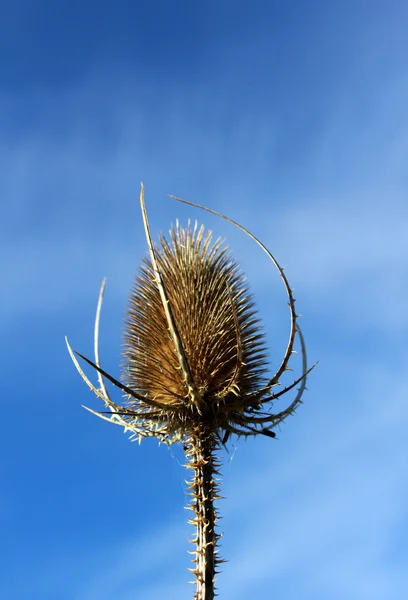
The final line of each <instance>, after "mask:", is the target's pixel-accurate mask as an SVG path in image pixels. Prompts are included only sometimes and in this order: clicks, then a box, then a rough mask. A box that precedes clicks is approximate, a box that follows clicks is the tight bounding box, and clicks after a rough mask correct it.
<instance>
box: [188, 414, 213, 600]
mask: <svg viewBox="0 0 408 600" xmlns="http://www.w3.org/2000/svg"><path fill="white" fill-rule="evenodd" d="M217 447H218V443H217V440H216V438H215V436H214V433H213V432H211V431H208V430H207V429H206V427H205V425H201V426H198V427H197V428H196V429H195V431H194V433H193V434H192V435H191V436H190V438H189V440H188V442H187V445H186V456H187V458H188V459H189V463H188V464H187V467H188V468H190V469H192V470H193V478H192V481H191V482H190V483H189V488H190V490H191V491H190V495H191V505H190V506H189V508H190V509H191V510H192V511H193V512H194V515H195V516H194V518H193V519H191V520H190V521H189V522H190V524H192V525H194V527H195V529H196V532H195V537H194V538H193V540H192V542H193V543H194V544H195V546H196V548H195V550H194V552H193V553H192V554H195V559H194V561H193V562H195V568H194V569H190V570H191V572H192V573H194V574H195V576H196V581H195V583H196V593H195V596H194V600H213V598H214V593H215V585H214V583H215V575H216V572H217V571H216V567H217V565H218V564H219V563H220V562H222V561H221V560H220V559H219V558H217V556H216V555H217V550H216V545H217V542H218V540H219V538H220V537H221V536H220V535H219V534H218V533H216V531H215V527H216V523H217V521H218V518H217V514H216V510H215V506H214V501H215V500H217V499H218V498H219V496H218V493H217V492H218V487H217V480H216V475H219V471H218V468H217V467H218V462H217V459H216V457H215V451H216V449H217Z"/></svg>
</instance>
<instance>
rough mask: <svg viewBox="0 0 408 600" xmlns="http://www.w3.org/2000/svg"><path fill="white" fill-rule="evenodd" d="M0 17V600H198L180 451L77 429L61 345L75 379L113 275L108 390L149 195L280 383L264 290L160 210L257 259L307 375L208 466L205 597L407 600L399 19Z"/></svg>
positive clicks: (14, 5) (233, 12)
mask: <svg viewBox="0 0 408 600" xmlns="http://www.w3.org/2000/svg"><path fill="white" fill-rule="evenodd" d="M0 13H1V15H0V45H1V47H0V159H1V161H0V164H1V175H0V211H1V214H0V228H1V231H0V272H1V296H0V309H1V310H0V330H1V334H0V339H1V347H0V353H1V354H0V358H1V363H0V364H1V372H2V391H1V400H2V408H1V420H0V423H1V425H0V428H1V430H0V443H1V454H0V455H1V487H0V527H1V537H0V539H1V541H0V554H1V565H2V575H1V579H0V596H1V597H2V598H5V599H7V600H32V599H33V600H37V599H38V600H112V599H113V598H114V599H115V600H134V599H141V600H156V599H158V598H163V597H166V598H168V599H174V600H183V599H186V600H187V599H188V598H191V597H192V595H193V587H192V586H191V585H189V584H188V580H189V579H191V576H190V575H189V574H188V572H187V568H188V567H189V566H190V565H189V555H188V554H187V550H190V549H191V548H190V547H189V544H188V542H187V539H188V538H189V536H191V534H192V530H191V528H190V527H189V526H188V525H187V523H186V520H187V517H188V513H187V512H186V511H185V510H184V506H185V504H186V502H187V499H186V496H185V485H184V479H185V478H186V476H187V473H186V472H185V470H184V469H183V467H182V464H183V456H182V453H181V451H180V450H179V449H177V448H172V449H171V450H169V449H167V448H166V447H164V446H158V444H157V443H156V442H155V441H154V440H148V441H146V442H143V444H142V445H141V446H138V445H137V444H131V443H130V442H129V441H128V439H127V437H128V436H127V435H124V434H123V432H122V431H121V430H120V429H119V428H115V427H113V426H111V425H109V424H107V423H104V422H103V421H100V420H98V419H97V418H95V417H93V416H92V415H90V414H89V413H87V412H85V411H84V410H83V409H82V408H81V404H87V405H88V406H91V407H92V408H94V409H99V408H100V407H101V404H100V403H99V402H98V400H97V399H96V398H94V397H93V396H92V394H91V393H90V392H89V391H88V390H87V388H86V387H85V386H84V384H83V383H82V382H81V380H80V378H79V376H78V375H77V374H76V372H75V369H74V367H73V365H72V363H71V361H70V358H69V356H68V354H67V351H66V348H65V344H64V335H65V334H67V335H68V336H69V339H70V342H71V344H72V345H73V347H74V348H75V349H77V350H79V351H81V352H83V353H85V354H87V355H89V356H91V355H92V335H93V331H92V329H93V319H94V311H95V307H96V300H97V295H98V290H99V285H100V282H101V280H102V278H103V277H104V276H107V278H108V284H107V290H106V300H105V306H104V309H103V314H102V324H101V358H102V364H103V366H104V367H105V368H106V369H107V370H108V371H110V372H111V373H112V374H113V375H118V374H119V362H120V348H121V328H122V319H123V314H124V310H125V307H126V303H127V295H128V291H129V289H130V286H131V282H132V278H133V276H134V274H135V273H136V270H137V267H138V264H139V262H140V260H141V258H142V257H143V256H144V255H145V254H146V244H145V240H144V235H143V230H142V222H141V217H140V212H139V207H138V195H139V184H140V181H141V180H143V181H144V182H145V185H146V202H147V207H148V211H149V216H150V220H151V228H152V231H153V232H158V231H166V230H167V229H168V227H169V225H170V223H171V222H172V221H173V222H174V221H175V219H176V218H179V219H180V220H181V222H182V223H186V222H187V219H188V218H191V219H195V218H198V219H199V220H200V222H204V223H205V224H206V225H207V226H208V227H210V228H211V229H213V231H214V233H215V234H216V235H222V236H225V237H227V239H228V242H229V244H230V246H231V248H232V251H233V253H234V255H235V256H236V258H237V260H239V261H240V263H241V264H242V267H243V269H244V270H245V272H246V273H247V275H248V279H249V282H250V284H251V288H252V291H253V292H254V294H255V295H256V297H257V301H258V306H259V309H260V311H261V315H262V318H263V320H264V324H265V330H266V333H267V335H268V343H269V348H270V357H271V369H273V368H276V366H277V364H278V363H279V361H280V359H281V356H282V353H283V351H284V348H285V344H286V340H287V336H288V332H289V317H288V310H287V306H286V300H285V295H284V291H283V288H282V284H281V282H280V281H279V277H278V275H277V274H276V273H275V272H274V271H273V269H272V266H271V265H270V264H269V263H268V261H267V259H266V257H264V256H263V255H262V254H261V252H260V250H259V249H258V248H257V247H256V246H255V245H254V244H253V243H251V242H250V241H249V240H247V239H245V238H244V236H243V235H242V234H241V233H239V232H237V231H235V230H234V229H233V228H232V227H231V226H229V225H227V224H225V223H224V222H222V221H219V220H217V219H215V218H212V217H211V216H210V215H207V214H205V213H202V214H201V213H200V212H199V211H197V210H194V209H192V208H189V207H185V206H182V205H179V204H177V203H176V202H174V201H173V200H171V199H169V198H168V197H166V193H173V194H176V195H179V196H182V197H185V198H188V199H190V200H193V201H195V202H198V203H202V204H206V205H208V206H210V207H213V208H215V209H218V210H220V211H222V212H224V213H226V214H228V215H229V216H231V217H232V218H234V219H236V220H238V221H240V222H242V223H243V224H245V226H246V227H248V228H249V229H250V230H252V231H253V232H254V233H255V234H256V235H257V236H259V237H260V238H261V239H262V240H263V241H264V242H265V243H266V244H267V246H268V247H269V248H270V249H271V251H272V252H273V253H274V254H275V255H276V257H277V258H278V260H280V261H281V263H282V264H284V265H285V266H286V268H287V271H286V273H287V275H288V277H289V280H290V282H291V283H292V285H293V286H294V287H295V288H296V295H297V298H298V310H299V312H301V313H302V315H303V317H302V319H301V325H302V327H303V330H304V333H305V336H306V341H307V347H308V354H309V358H310V360H311V361H313V362H314V361H315V360H317V359H320V361H321V362H320V364H319V366H318V368H317V369H316V370H315V371H314V372H313V374H312V375H311V377H310V382H309V388H310V391H309V392H307V394H306V395H305V402H304V405H303V406H302V407H301V408H300V409H299V410H298V412H297V415H296V416H295V417H294V418H291V419H290V420H289V421H288V422H286V423H285V424H284V426H283V427H282V429H281V431H280V432H279V435H278V437H279V440H271V439H267V438H265V439H256V440H253V441H248V442H245V441H242V440H241V441H239V442H236V440H235V441H234V440H232V445H231V448H230V454H229V455H228V454H226V453H225V454H224V456H223V462H224V466H223V474H224V477H223V489H222V492H223V495H224V496H226V499H225V500H223V501H222V502H221V503H220V511H221V513H222V515H223V517H224V518H223V519H222V521H221V528H222V530H223V531H224V532H225V536H224V538H223V540H222V548H221V554H222V555H223V556H224V557H225V558H227V559H228V561H229V562H227V563H226V564H225V567H224V570H223V573H222V574H221V575H220V576H219V578H218V588H219V592H220V597H221V598H224V599H230V598H234V600H248V599H249V598H257V599H269V598H276V599H280V598H281V599H285V600H295V599H296V600H298V599H299V598H303V599H305V600H306V599H308V598H313V600H327V599H330V600H344V599H345V598H347V599H348V600H365V599H368V600H383V599H384V600H385V599H387V600H401V599H402V598H405V597H406V595H407V592H408V571H407V561H408V545H407V537H408V516H407V508H406V507H407V504H408V481H407V459H408V441H407V418H408V382H407V358H408V352H407V342H406V338H407V326H408V317H407V310H406V298H407V293H408V279H407V260H408V244H407V235H408V233H407V232H408V230H407V218H408V206H407V192H408V176H407V173H408V170H407V155H408V59H407V57H408V34H407V30H408V29H407V19H408V8H407V4H406V2H404V1H401V2H397V1H393V0H391V1H388V2H381V1H377V0H371V1H364V0H353V1H350V0H342V1H341V2H340V1H337V0H335V1H332V2H323V1H321V0H320V1H319V0H314V1H313V0H312V1H309V2H301V1H300V0H295V1H292V2H283V1H276V0H275V1H273V0H272V1H269V2H267V1H265V2H262V1H260V2H256V1H252V2H247V1H244V0H241V1H235V2H232V1H223V0H220V1H206V2H191V1H190V2H186V1H184V0H181V1H179V2H177V3H176V2H169V1H168V2H164V1H161V2H158V1H154V0H150V1H149V2H147V1H146V2H137V1H133V2H125V1H123V0H117V1H116V2H92V1H89V0H82V1H81V2H78V1H72V2H70V3H67V2H62V1H59V0H53V1H50V0H48V1H45V0H44V1H41V0H36V1H35V2H34V1H28V0H17V1H14V2H11V1H10V0H9V1H7V0H6V1H5V2H3V3H2V6H1V9H0ZM297 360H298V362H296V359H294V361H293V365H292V366H293V367H294V369H295V372H296V370H298V369H299V359H297ZM92 376H93V377H94V375H92ZM291 377H292V374H288V376H287V380H286V382H287V383H289V382H290V381H291ZM95 379H96V378H95ZM112 395H113V396H114V397H115V398H116V399H118V400H119V398H120V394H119V393H116V392H115V391H113V393H112ZM284 405H285V400H283V399H282V401H280V404H279V407H280V406H282V407H283V406H284Z"/></svg>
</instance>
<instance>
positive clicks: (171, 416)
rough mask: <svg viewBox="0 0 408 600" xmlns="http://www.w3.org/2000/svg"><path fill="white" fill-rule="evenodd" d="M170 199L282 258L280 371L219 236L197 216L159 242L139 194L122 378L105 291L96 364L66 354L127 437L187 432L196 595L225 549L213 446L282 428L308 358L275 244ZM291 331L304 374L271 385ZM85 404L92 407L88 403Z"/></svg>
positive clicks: (205, 592) (179, 438)
mask: <svg viewBox="0 0 408 600" xmlns="http://www.w3.org/2000/svg"><path fill="white" fill-rule="evenodd" d="M172 198H174V199H176V200H178V201H180V202H184V203H185V204H189V205H191V206H195V207H198V208H201V209H203V210H205V211H208V212H210V213H213V214H215V215H218V216H219V217H221V218H223V219H225V220H226V221H228V222H230V223H232V224H233V225H235V226H236V227H238V228H239V229H240V230H241V231H243V232H244V233H245V234H246V235H248V236H249V237H250V238H251V239H252V240H254V241H255V242H256V243H257V244H258V245H259V246H260V247H261V248H262V250H263V251H264V252H265V253H266V254H267V256H268V257H269V258H270V260H271V261H272V262H273V264H274V265H275V267H276V268H277V270H278V272H279V274H280V277H281V279H282V281H283V284H284V286H285V290H286V293H287V296H288V305H289V311H290V334H289V341H288V344H287V347H286V351H285V353H284V356H283V359H282V362H281V364H280V366H279V368H278V369H277V371H276V373H275V374H274V375H273V377H271V378H269V379H268V378H267V353H266V345H265V339H264V335H263V333H262V330H261V327H260V321H259V319H258V316H257V312H256V310H255V307H254V302H253V299H252V297H251V295H250V293H249V290H248V287H247V285H246V283H245V279H244V277H243V274H242V273H241V271H240V268H239V266H238V264H237V263H236V261H235V260H234V259H233V258H232V257H231V255H230V254H229V252H228V248H227V247H226V246H225V245H224V244H223V242H222V240H221V239H217V240H216V241H215V242H213V241H212V234H211V232H207V233H206V232H205V230H204V227H200V228H198V226H197V223H196V224H195V225H194V227H191V226H190V224H189V225H188V227H187V228H186V229H183V228H182V227H180V225H179V224H178V223H177V224H176V228H175V229H174V228H172V229H171V230H170V241H169V240H167V239H166V238H165V237H164V236H163V235H161V236H160V238H159V244H158V245H154V244H153V242H152V237H151V234H150V228H149V223H148V219H147V214H146V208H145V203H144V187H143V184H142V187H141V192H140V204H141V210H142V216H143V222H144V228H145V233H146V239H147V244H148V249H149V259H147V258H146V259H145V260H144V262H143V265H142V266H141V268H140V271H139V275H138V276H137V278H136V280H135V283H134V287H133V289H132V291H131V294H130V301H129V309H128V313H127V317H126V321H125V330H124V362H123V372H122V379H123V382H120V381H118V380H117V379H115V378H114V377H112V376H111V375H109V374H108V373H106V371H104V370H103V369H102V368H101V366H100V361H99V350H98V346H99V342H98V338H99V321H100V312H101V307H102V299H103V294H104V289H105V283H106V281H105V280H104V281H103V283H102V287H101V290H100V294H99V300H98V305H97V311H96V320H95V333H94V351H95V360H94V362H93V361H91V360H89V359H88V358H86V357H85V356H83V355H82V354H79V353H77V352H74V351H73V350H72V349H71V347H70V345H69V343H68V340H67V346H68V350H69V353H70V355H71V358H72V360H73V362H74V364H75V366H76V368H77V370H78V371H79V373H80V375H81V377H82V378H83V380H84V381H85V382H86V384H87V385H88V386H89V388H90V389H91V390H92V391H93V392H94V393H95V394H96V396H98V397H99V398H100V399H101V400H102V401H103V402H104V404H105V406H106V407H107V408H108V409H109V410H108V411H107V412H105V411H102V412H97V411H94V410H91V409H89V408H88V409H87V410H89V411H90V412H91V413H93V414H95V415H97V416H98V417H101V418H102V419H105V420H107V421H109V422H110V423H115V424H117V425H120V426H121V427H123V428H124V429H125V431H129V432H131V435H132V437H134V438H138V439H139V441H140V440H141V439H142V438H143V437H147V436H153V437H157V438H158V439H159V441H161V442H164V443H166V444H169V445H170V444H173V443H175V442H180V443H181V444H182V445H183V448H184V450H185V454H186V457H187V460H188V463H187V467H188V468H189V469H191V471H192V477H191V482H190V483H189V490H190V491H189V493H190V496H191V503H190V506H189V508H190V509H191V510H192V511H193V513H194V516H193V518H192V519H191V521H190V522H191V523H192V524H193V525H194V527H195V536H194V539H193V540H192V541H193V543H194V545H195V549H194V552H193V554H194V555H195V558H194V563H195V565H194V568H193V569H191V571H192V572H193V573H194V575H195V584H196V592H195V596H194V597H195V600H212V599H213V598H214V594H215V586H214V583H215V576H216V573H217V572H218V565H219V564H220V563H221V562H222V559H220V558H219V557H218V548H217V542H218V540H219V538H220V534H219V533H218V531H217V526H216V524H217V520H218V517H217V512H216V508H215V501H216V500H217V499H218V498H219V495H218V483H219V475H220V473H219V466H220V465H219V459H218V450H219V449H220V447H221V446H222V445H224V446H225V445H226V443H227V441H228V438H229V437H230V436H231V435H236V436H244V437H248V436H255V435H265V436H269V437H272V438H273V437H275V435H276V434H275V431H274V429H275V428H276V427H277V426H278V425H280V424H281V423H282V422H283V421H284V420H285V419H286V418H287V417H288V416H289V415H291V414H293V412H294V411H295V409H296V408H297V407H298V406H299V404H300V403H301V398H302V394H303V392H304V390H305V388H306V378H307V375H308V373H309V372H310V371H311V369H312V368H313V367H314V366H315V365H313V367H311V368H308V367H307V361H306V349H305V342H304V339H303V336H302V333H301V331H300V329H299V326H298V324H297V318H298V315H297V314H296V311H295V298H294V297H293V290H292V289H291V287H290V286H289V283H288V281H287V279H286V276H285V274H284V271H283V268H282V267H281V266H280V265H279V264H278V262H277V261H276V259H275V258H274V257H273V256H272V254H271V253H270V252H269V250H268V249H267V248H266V247H265V246H264V245H263V244H262V243H261V242H260V241H259V240H258V239H257V238H256V237H255V236H254V235H253V234H252V233H250V232H249V231H247V230H246V229H245V228H244V227H242V226H241V225H239V224H238V223H236V222H235V221H233V220H232V219H229V218H228V217H226V216H225V215H222V214H221V213H218V212H217V211H215V210H211V209H209V208H206V207H204V206H200V205H198V204H195V203H193V202H189V201H187V200H182V199H181V198H177V197H175V196H172ZM296 334H297V335H298V336H299V340H300V347H301V351H302V374H301V376H300V377H299V378H297V379H296V380H295V381H294V382H293V383H291V384H290V385H288V386H287V387H285V388H283V389H281V390H280V391H275V390H276V388H277V386H279V380H280V378H281V376H282V375H283V374H284V373H285V371H287V370H289V367H288V363H289V359H290V357H291V355H292V354H293V353H294V352H295V351H294V341H295V336H296ZM75 355H77V356H79V357H80V358H81V359H83V360H84V361H86V362H87V363H88V364H90V365H91V366H92V367H94V368H95V369H96V371H97V373H98V382H99V387H95V386H94V385H93V384H92V383H91V381H90V380H89V379H88V377H87V376H86V375H85V373H84V372H83V370H82V368H81V366H80V364H79V362H78V360H77V358H76V356H75ZM105 378H106V379H108V380H109V381H110V382H112V383H113V384H114V385H116V386H117V387H118V388H120V389H121V390H122V392H124V403H123V405H119V404H117V403H115V402H114V401H113V400H111V398H110V396H109V394H108V391H107V389H106V385H105V381H104V379H105ZM297 386H299V387H298V389H297V393H296V395H295V397H294V399H293V400H292V402H291V403H290V404H289V406H287V408H285V409H284V410H281V411H279V412H274V404H275V401H276V400H278V399H279V398H280V397H281V396H283V395H284V394H286V393H287V392H290V391H291V390H293V389H295V388H296V387H297ZM85 408H86V407H85Z"/></svg>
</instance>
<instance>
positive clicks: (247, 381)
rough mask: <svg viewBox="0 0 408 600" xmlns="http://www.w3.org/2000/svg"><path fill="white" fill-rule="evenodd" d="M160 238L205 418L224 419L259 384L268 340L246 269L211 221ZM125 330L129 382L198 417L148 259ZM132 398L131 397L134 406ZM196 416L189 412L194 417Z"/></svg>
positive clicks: (159, 254) (160, 257)
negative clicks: (215, 234) (246, 279)
mask: <svg viewBox="0 0 408 600" xmlns="http://www.w3.org/2000/svg"><path fill="white" fill-rule="evenodd" d="M170 237H171V241H168V240H167V239H166V238H165V237H164V236H161V237H160V244H159V245H158V246H157V247H156V248H155V254H156V260H157V264H158V268H159V271H160V273H161V276H162V279H163V284H164V287H165V290H166V292H167V296H168V300H169V303H170V307H171V309H172V313H173V316H174V321H175V323H176V327H177V331H178V334H179V336H180V338H181V342H182V345H183V348H184V352H185V354H186V358H187V362H188V366H189V369H190V373H191V376H192V379H193V382H194V384H195V387H196V389H197V390H198V392H199V395H200V396H201V398H202V399H203V401H204V405H205V412H206V417H207V418H208V419H209V420H213V419H214V420H215V421H217V420H218V419H219V417H220V416H221V415H219V414H217V412H220V411H221V413H222V414H223V415H225V417H227V414H228V411H229V409H232V410H235V409H236V407H237V399H238V398H243V397H244V396H247V395H248V394H250V393H252V392H254V391H255V390H256V389H257V388H259V386H260V383H261V380H263V375H264V373H265V370H266V361H265V353H266V346H265V341H264V336H263V334H262V332H261V330H260V327H259V320H258V318H257V317H256V311H255V310H254V304H253V301H252V298H251V296H250V294H249V292H248V288H247V286H246V285H245V282H244V278H243V275H242V273H241V272H240V269H239V267H238V265H237V263H236V262H235V260H234V259H233V258H232V257H231V255H230V254H229V252H228V249H227V247H226V246H224V245H223V244H222V241H221V240H220V239H218V240H216V241H215V242H214V243H213V242H212V235H211V232H207V233H205V231H204V227H201V228H200V229H198V228H197V224H195V226H194V228H193V229H192V228H191V227H190V225H189V226H188V227H187V229H183V228H182V227H180V226H179V225H177V227H176V229H173V228H172V229H171V231H170ZM129 304H130V306H129V310H128V315H127V319H126V323H125V332H124V342H125V350H124V370H123V376H124V379H125V381H126V384H127V385H128V386H129V387H130V388H132V389H133V390H135V391H137V392H138V393H140V394H141V395H144V396H147V397H149V398H151V399H154V400H155V401H157V402H160V403H161V404H165V405H167V406H168V407H169V409H171V408H172V407H174V409H176V410H177V411H179V416H181V415H180V411H181V412H183V411H184V412H185V416H184V419H183V420H184V421H185V420H187V421H188V420H191V421H192V422H194V420H195V417H198V415H195V414H194V411H192V409H191V406H189V397H188V390H187V387H186V383H185V380H184V377H183V372H182V369H181V368H180V362H179V359H178V356H177V352H176V349H175V346H174V343H173V340H172V336H171V333H170V331H169V326H168V321H167V319H166V315H165V311H164V308H163V304H162V301H161V298H160V293H159V289H158V286H157V282H156V277H155V274H154V270H153V267H152V263H151V261H150V260H147V259H146V260H145V261H144V264H143V266H142V267H141V269H140V274H139V276H138V277H137V278H136V281H135V285H134V288H133V290H132V292H131V295H130V303H129ZM132 405H133V401H131V402H130V406H132ZM187 415H189V416H187Z"/></svg>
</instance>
